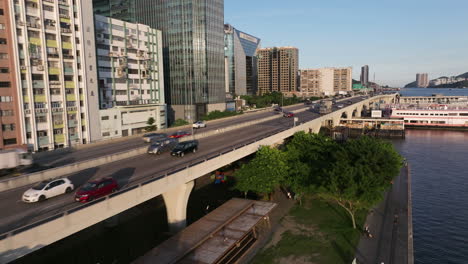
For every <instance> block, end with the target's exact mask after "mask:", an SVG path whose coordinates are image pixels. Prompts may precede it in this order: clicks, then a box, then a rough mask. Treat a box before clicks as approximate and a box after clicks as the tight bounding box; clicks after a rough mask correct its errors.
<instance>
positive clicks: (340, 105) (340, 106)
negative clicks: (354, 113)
mask: <svg viewBox="0 0 468 264" xmlns="http://www.w3.org/2000/svg"><path fill="white" fill-rule="evenodd" d="M336 107H338V108H343V107H344V105H342V104H339V105H337V106H336Z"/></svg>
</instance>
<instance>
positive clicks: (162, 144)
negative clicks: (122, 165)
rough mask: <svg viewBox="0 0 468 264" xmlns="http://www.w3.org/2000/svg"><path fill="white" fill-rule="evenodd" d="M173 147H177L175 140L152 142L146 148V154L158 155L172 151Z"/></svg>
mask: <svg viewBox="0 0 468 264" xmlns="http://www.w3.org/2000/svg"><path fill="white" fill-rule="evenodd" d="M175 145H177V139H175V138H167V139H163V140H158V141H154V142H152V143H151V145H150V146H149V147H148V150H147V153H148V154H156V155H159V154H161V153H163V152H166V151H170V150H172V149H173V148H174V146H175Z"/></svg>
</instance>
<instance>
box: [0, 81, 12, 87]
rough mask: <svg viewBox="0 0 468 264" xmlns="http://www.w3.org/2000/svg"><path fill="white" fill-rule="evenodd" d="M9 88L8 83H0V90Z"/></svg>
mask: <svg viewBox="0 0 468 264" xmlns="http://www.w3.org/2000/svg"><path fill="white" fill-rule="evenodd" d="M10 86H11V83H10V82H0V88H9V87H10Z"/></svg>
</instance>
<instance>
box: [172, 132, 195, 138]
mask: <svg viewBox="0 0 468 264" xmlns="http://www.w3.org/2000/svg"><path fill="white" fill-rule="evenodd" d="M190 135H191V134H190V133H189V132H186V131H177V132H175V133H174V134H172V135H170V136H169V137H170V138H181V137H185V136H190Z"/></svg>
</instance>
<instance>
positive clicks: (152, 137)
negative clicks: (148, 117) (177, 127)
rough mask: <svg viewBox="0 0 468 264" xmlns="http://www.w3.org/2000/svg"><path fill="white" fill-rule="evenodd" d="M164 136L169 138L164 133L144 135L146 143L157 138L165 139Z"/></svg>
mask: <svg viewBox="0 0 468 264" xmlns="http://www.w3.org/2000/svg"><path fill="white" fill-rule="evenodd" d="M164 138H167V134H163V133H146V134H144V135H143V141H145V142H146V143H151V142H153V141H155V140H160V139H164Z"/></svg>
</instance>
